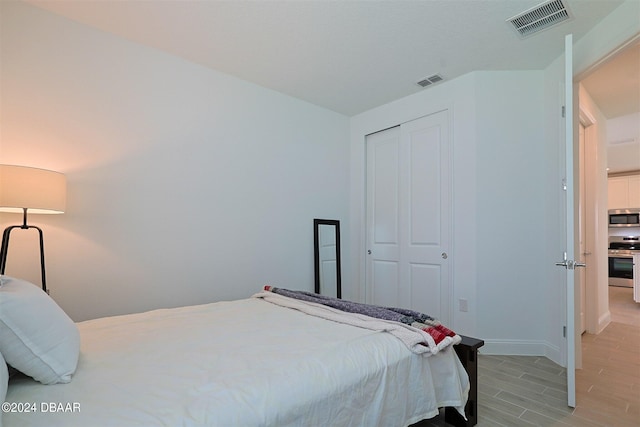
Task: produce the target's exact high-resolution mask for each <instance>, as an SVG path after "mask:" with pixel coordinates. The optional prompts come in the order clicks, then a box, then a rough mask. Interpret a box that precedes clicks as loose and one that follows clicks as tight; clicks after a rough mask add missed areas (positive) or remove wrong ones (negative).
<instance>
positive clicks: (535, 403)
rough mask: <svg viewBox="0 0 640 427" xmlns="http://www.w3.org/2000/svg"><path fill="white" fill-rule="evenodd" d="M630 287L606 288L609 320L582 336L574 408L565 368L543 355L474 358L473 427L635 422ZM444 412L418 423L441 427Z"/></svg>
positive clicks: (638, 351) (637, 355) (639, 354)
mask: <svg viewBox="0 0 640 427" xmlns="http://www.w3.org/2000/svg"><path fill="white" fill-rule="evenodd" d="M632 292H633V291H632V289H630V288H613V287H610V307H609V308H610V310H611V312H612V319H614V321H612V322H611V323H610V324H609V325H608V326H607V327H606V328H605V330H604V331H603V332H601V333H600V334H598V335H591V334H583V336H582V354H583V361H582V363H583V368H582V369H579V370H577V371H576V408H575V409H573V408H569V407H568V406H567V393H566V372H565V370H564V368H562V367H560V366H558V365H556V364H555V363H553V362H551V361H550V360H548V359H546V358H544V357H537V356H488V355H480V356H479V358H478V426H480V427H495V426H508V427H511V426H513V427H520V426H558V427H560V426H580V427H583V426H584V427H627V426H628V427H639V426H640V304H636V303H634V302H633V294H632ZM446 425H447V424H445V423H444V415H442V414H441V415H440V416H439V417H437V418H435V419H433V420H429V421H427V422H425V423H424V424H421V427H423V426H446Z"/></svg>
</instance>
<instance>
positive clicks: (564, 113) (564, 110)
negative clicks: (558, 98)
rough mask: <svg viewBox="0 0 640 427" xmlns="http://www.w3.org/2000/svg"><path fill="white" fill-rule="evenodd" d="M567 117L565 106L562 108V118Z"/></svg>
mask: <svg viewBox="0 0 640 427" xmlns="http://www.w3.org/2000/svg"><path fill="white" fill-rule="evenodd" d="M566 115H567V108H566V107H565V106H564V105H563V106H562V117H565V116H566Z"/></svg>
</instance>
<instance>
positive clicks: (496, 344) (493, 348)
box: [480, 339, 561, 365]
mask: <svg viewBox="0 0 640 427" xmlns="http://www.w3.org/2000/svg"><path fill="white" fill-rule="evenodd" d="M480 354H487V355H500V356H507V355H509V356H544V357H546V358H548V359H550V360H552V361H553V362H555V363H558V364H559V365H561V363H560V360H561V357H560V349H559V348H558V347H556V346H554V345H551V344H550V343H549V342H547V341H529V340H490V339H489V340H487V339H486V340H484V347H482V348H481V349H480Z"/></svg>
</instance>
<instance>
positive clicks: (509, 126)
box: [476, 71, 556, 354]
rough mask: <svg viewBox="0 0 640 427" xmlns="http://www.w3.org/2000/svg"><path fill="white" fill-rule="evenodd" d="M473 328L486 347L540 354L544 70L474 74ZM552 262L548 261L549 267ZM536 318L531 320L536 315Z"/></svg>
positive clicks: (546, 244) (545, 243)
mask: <svg viewBox="0 0 640 427" xmlns="http://www.w3.org/2000/svg"><path fill="white" fill-rule="evenodd" d="M476 79H477V80H476V83H477V88H476V94H477V96H476V114H477V125H476V129H477V147H476V153H477V157H476V164H477V166H476V168H477V184H476V185H477V194H476V198H477V201H478V204H477V212H478V213H477V215H478V223H477V225H478V231H477V242H476V254H477V265H478V278H477V281H478V290H477V295H478V301H477V304H478V307H479V311H478V330H479V332H480V333H481V334H482V335H480V336H482V337H484V338H485V341H486V347H487V348H486V349H485V351H486V352H491V353H505V354H509V353H511V354H514V353H516V354H545V351H546V347H547V346H548V345H549V344H548V342H547V339H546V333H545V329H544V327H543V324H544V322H545V319H544V318H541V316H540V313H541V312H544V311H546V306H547V304H546V298H545V296H546V294H547V292H548V280H547V276H546V275H547V271H548V269H549V268H551V267H550V266H549V264H547V260H546V256H547V254H548V253H549V252H552V251H553V249H554V248H553V247H552V246H551V245H550V244H551V243H552V241H550V240H549V239H548V234H552V233H554V231H555V230H556V229H555V228H553V227H550V226H549V224H548V223H547V221H548V218H547V217H548V216H549V215H555V214H554V212H555V211H550V210H548V207H549V202H548V200H547V199H548V188H547V185H548V184H547V183H546V182H545V179H546V176H547V174H548V168H547V166H546V165H547V161H548V160H547V159H548V154H547V149H548V145H549V144H551V143H552V142H551V141H549V140H548V139H545V129H544V126H543V123H544V113H543V112H544V110H545V109H544V101H545V98H544V91H543V90H542V88H543V85H544V74H543V73H542V72H541V71H520V72H516V71H503V72H480V73H477V78H476ZM551 265H553V264H551ZM534 319H536V320H534Z"/></svg>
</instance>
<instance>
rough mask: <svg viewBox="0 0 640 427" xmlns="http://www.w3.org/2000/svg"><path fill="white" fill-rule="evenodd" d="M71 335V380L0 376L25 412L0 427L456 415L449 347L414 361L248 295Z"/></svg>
mask: <svg viewBox="0 0 640 427" xmlns="http://www.w3.org/2000/svg"><path fill="white" fill-rule="evenodd" d="M77 328H78V330H79V332H80V342H81V346H80V356H79V359H78V364H77V368H76V370H75V373H74V374H73V376H72V380H71V381H70V382H69V383H66V384H55V385H43V384H41V383H39V382H36V381H35V380H33V379H31V378H29V377H25V376H20V377H17V378H15V377H14V378H12V379H11V381H10V382H9V388H8V391H7V397H6V399H5V400H6V402H9V403H10V404H13V405H14V408H13V409H17V405H18V404H25V403H26V404H31V403H33V404H34V405H33V406H32V407H31V408H35V411H32V412H28V413H26V412H19V411H17V410H15V411H10V412H5V413H4V414H3V415H2V417H3V418H2V421H3V425H4V427H28V426H33V427H35V426H42V427H44V426H47V427H49V426H50V427H55V426H65V427H72V426H82V427H85V426H92V427H102V426H114V427H116V426H118V427H123V426H132V427H133V426H145V427H151V426H171V427H176V426H329V425H331V426H402V425H409V424H412V423H415V422H418V421H420V420H422V419H426V418H431V417H433V416H435V415H437V413H438V408H439V407H444V406H450V407H455V408H457V409H458V410H460V411H462V410H463V407H464V404H465V402H466V397H467V391H468V386H469V383H468V377H467V374H466V372H465V371H464V368H463V367H462V365H461V363H460V361H459V360H458V358H457V356H456V354H455V352H454V350H453V348H452V347H449V348H446V349H444V350H442V351H440V352H439V353H437V354H435V355H428V354H416V353H415V352H411V351H409V350H408V348H407V346H406V345H405V344H404V343H403V342H401V341H400V340H398V339H397V338H396V337H394V336H392V335H391V334H388V333H385V332H375V331H372V330H367V329H363V328H359V327H355V326H350V325H345V324H340V323H336V322H332V321H328V320H325V319H321V318H318V317H314V316H310V315H307V314H304V313H301V312H299V311H297V310H293V309H290V308H285V307H281V306H278V305H274V304H272V303H270V302H267V301H264V300H262V299H257V298H249V299H245V300H238V301H231V302H218V303H213V304H206V305H199V306H191V307H183V308H176V309H163V310H155V311H151V312H147V313H141V314H133V315H126V316H116V317H108V318H102V319H96V320H91V321H86V322H81V323H78V324H77ZM50 403H53V404H54V407H52V406H51V405H50ZM43 404H44V406H43ZM52 408H55V410H56V411H55V412H51V409H52ZM23 409H24V408H23ZM43 409H46V411H43Z"/></svg>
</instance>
